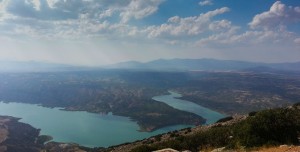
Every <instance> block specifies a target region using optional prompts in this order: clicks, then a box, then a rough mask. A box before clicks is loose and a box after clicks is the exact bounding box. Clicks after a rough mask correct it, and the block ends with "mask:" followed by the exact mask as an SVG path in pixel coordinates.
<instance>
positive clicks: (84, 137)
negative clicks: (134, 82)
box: [0, 92, 224, 147]
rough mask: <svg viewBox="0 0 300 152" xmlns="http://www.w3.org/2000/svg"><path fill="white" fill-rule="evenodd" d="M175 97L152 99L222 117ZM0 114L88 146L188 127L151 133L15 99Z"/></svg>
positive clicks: (111, 118) (0, 106) (0, 105)
mask: <svg viewBox="0 0 300 152" xmlns="http://www.w3.org/2000/svg"><path fill="white" fill-rule="evenodd" d="M176 97H181V95H180V94H177V93H175V92H170V95H162V96H155V97H153V99H154V100H156V101H159V102H164V103H166V104H168V105H170V106H172V107H174V108H176V109H179V110H183V111H188V112H192V113H195V114H197V115H200V116H202V117H204V118H205V119H207V124H209V123H213V122H215V121H217V120H218V119H220V118H222V117H224V115H222V114H220V113H217V112H215V111H212V110H210V109H207V108H204V107H201V106H199V105H197V104H194V103H192V102H189V101H185V100H180V99H176ZM0 115H8V116H13V117H18V118H22V119H21V120H20V122H24V123H27V124H30V125H32V126H33V127H35V128H39V129H41V134H42V135H50V136H52V137H53V140H54V141H57V142H66V143H70V142H71V143H72V142H73V143H78V144H80V145H82V146H87V147H109V146H113V145H118V144H122V143H126V142H133V141H136V140H141V139H144V138H148V137H151V136H154V135H158V134H161V133H166V132H169V131H173V130H179V129H183V128H187V127H191V126H189V125H176V126H169V127H165V128H161V129H158V130H156V131H153V132H140V131H138V130H139V129H140V128H139V126H138V125H137V123H136V122H134V121H132V120H130V119H129V118H127V117H122V116H115V115H113V114H111V113H109V114H107V115H104V114H95V113H88V112H84V111H64V110H60V108H46V107H42V106H39V105H35V104H24V103H14V102H10V103H4V102H0Z"/></svg>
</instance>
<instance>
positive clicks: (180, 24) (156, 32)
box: [147, 7, 230, 38]
mask: <svg viewBox="0 0 300 152" xmlns="http://www.w3.org/2000/svg"><path fill="white" fill-rule="evenodd" d="M229 10H230V9H229V8H227V7H223V8H220V9H216V10H213V11H209V12H207V13H204V14H200V15H199V16H193V17H185V18H180V17H179V16H174V17H171V18H169V19H168V22H167V23H164V24H162V25H160V26H151V27H148V29H147V31H148V33H149V34H148V36H149V37H152V38H153V37H170V36H171V37H174V36H175V37H184V36H196V35H199V34H201V33H204V32H207V31H209V30H211V31H213V30H215V29H222V26H223V28H224V27H225V26H226V25H224V24H228V23H229V21H225V20H224V21H220V23H219V24H217V22H214V23H212V21H211V19H212V18H213V17H214V16H217V15H220V14H223V13H225V12H228V11H229ZM212 24H213V25H212ZM209 27H211V28H209Z"/></svg>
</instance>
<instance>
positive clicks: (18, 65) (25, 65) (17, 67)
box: [0, 61, 75, 72]
mask: <svg viewBox="0 0 300 152" xmlns="http://www.w3.org/2000/svg"><path fill="white" fill-rule="evenodd" d="M74 69H75V66H71V65H65V64H55V63H46V62H36V61H0V72H48V71H67V70H74Z"/></svg>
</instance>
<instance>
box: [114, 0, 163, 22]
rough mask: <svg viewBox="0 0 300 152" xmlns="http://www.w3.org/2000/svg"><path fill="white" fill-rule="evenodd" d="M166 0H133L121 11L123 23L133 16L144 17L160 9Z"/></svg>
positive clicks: (136, 17)
mask: <svg viewBox="0 0 300 152" xmlns="http://www.w3.org/2000/svg"><path fill="white" fill-rule="evenodd" d="M163 1H164V0H147V1H145V0H131V1H130V3H129V5H128V6H127V7H125V9H124V10H123V11H122V12H121V13H120V17H121V18H122V19H121V21H122V23H127V22H128V21H129V20H130V19H131V18H135V19H142V18H144V17H147V16H149V15H151V14H153V13H155V12H156V11H157V10H158V6H159V5H160V4H161V3H162V2H163Z"/></svg>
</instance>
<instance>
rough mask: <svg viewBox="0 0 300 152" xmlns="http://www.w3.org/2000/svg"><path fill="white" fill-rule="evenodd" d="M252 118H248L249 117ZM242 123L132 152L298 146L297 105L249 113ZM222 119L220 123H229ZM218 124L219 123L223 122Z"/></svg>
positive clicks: (299, 121)
mask: <svg viewBox="0 0 300 152" xmlns="http://www.w3.org/2000/svg"><path fill="white" fill-rule="evenodd" d="M250 115H251V116H250ZM250 115H249V116H248V117H247V118H246V119H245V120H242V121H240V122H237V123H233V124H230V125H222V123H219V124H218V125H213V126H212V127H211V128H209V129H208V130H199V131H194V132H193V133H192V134H191V133H190V134H188V135H182V134H180V133H174V135H172V136H170V138H169V139H167V140H164V141H159V140H160V139H159V138H154V139H157V140H156V141H153V143H148V144H143V145H140V146H137V147H135V148H133V149H132V150H131V151H132V152H149V151H153V150H159V149H164V148H173V149H176V150H191V151H195V152H196V151H199V150H205V149H213V148H220V147H226V149H251V148H254V147H261V146H278V145H282V144H294V145H296V144H299V137H300V104H295V105H294V106H291V107H288V108H278V109H270V110H263V111H260V112H257V113H251V114H250ZM230 120H231V119H227V120H226V119H223V120H222V121H225V124H226V121H230ZM222 121H221V122H222Z"/></svg>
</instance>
